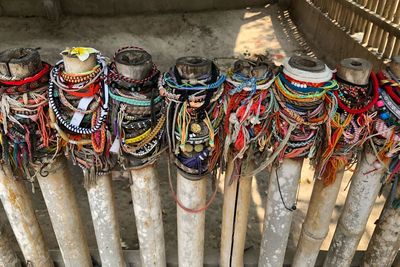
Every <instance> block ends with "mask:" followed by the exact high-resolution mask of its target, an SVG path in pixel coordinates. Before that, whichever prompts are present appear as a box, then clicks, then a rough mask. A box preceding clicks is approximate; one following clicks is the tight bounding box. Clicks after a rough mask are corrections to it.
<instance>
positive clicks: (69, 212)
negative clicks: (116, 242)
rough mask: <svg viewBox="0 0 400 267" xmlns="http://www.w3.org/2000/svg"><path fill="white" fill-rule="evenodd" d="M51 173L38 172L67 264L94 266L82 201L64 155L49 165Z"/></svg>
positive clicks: (41, 188)
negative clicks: (42, 174) (83, 216)
mask: <svg viewBox="0 0 400 267" xmlns="http://www.w3.org/2000/svg"><path fill="white" fill-rule="evenodd" d="M45 171H47V172H48V173H49V174H48V175H47V176H41V175H40V174H39V175H38V176H37V179H38V182H39V185H40V190H41V191H42V194H43V197H44V200H45V203H46V207H47V211H48V212H49V216H50V220H51V223H52V226H53V229H54V233H55V235H56V238H57V243H58V246H59V247H60V251H61V255H62V257H63V260H64V264H65V266H66V267H75V266H82V267H89V266H92V260H91V258H90V253H89V247H88V244H87V239H86V233H85V230H84V227H83V223H82V219H81V216H80V214H79V208H78V201H77V200H76V196H75V192H74V188H73V187H72V182H71V180H70V177H71V175H70V173H69V171H68V166H67V165H66V160H65V158H64V157H59V158H58V159H56V160H55V161H54V162H53V163H52V164H51V165H50V166H48V167H47V168H46V170H45Z"/></svg>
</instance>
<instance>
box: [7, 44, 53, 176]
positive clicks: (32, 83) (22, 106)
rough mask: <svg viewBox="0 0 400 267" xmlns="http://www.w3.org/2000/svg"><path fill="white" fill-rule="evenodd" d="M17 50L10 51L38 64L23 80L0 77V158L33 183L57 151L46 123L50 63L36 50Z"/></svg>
mask: <svg viewBox="0 0 400 267" xmlns="http://www.w3.org/2000/svg"><path fill="white" fill-rule="evenodd" d="M17 50H18V51H17ZM17 50H10V51H11V53H14V52H15V53H19V54H20V55H19V57H22V58H23V57H26V56H27V55H29V54H30V55H32V54H33V55H34V57H37V62H39V65H40V66H38V67H39V69H38V71H37V73H35V74H34V75H32V76H30V77H26V78H23V79H16V78H15V77H12V76H7V75H1V76H0V92H1V122H2V125H3V127H1V130H0V132H1V149H2V151H1V152H2V161H3V164H5V165H6V166H9V167H10V169H11V171H12V173H13V175H14V176H16V177H19V178H27V179H28V180H30V181H31V182H33V180H34V178H35V176H36V175H37V174H38V173H40V175H42V176H46V174H45V172H44V167H45V166H46V165H47V164H48V163H50V162H51V160H53V159H54V157H55V156H56V155H57V153H58V152H59V146H58V142H57V139H56V138H55V135H54V133H53V132H52V131H51V129H50V127H49V124H48V121H49V118H48V98H47V84H48V81H49V72H50V68H51V66H50V65H49V64H47V63H45V62H40V56H39V53H38V52H37V51H36V50H33V49H25V48H23V49H17ZM10 51H6V53H7V52H10Z"/></svg>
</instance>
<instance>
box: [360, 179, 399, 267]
mask: <svg viewBox="0 0 400 267" xmlns="http://www.w3.org/2000/svg"><path fill="white" fill-rule="evenodd" d="M399 193H400V186H399V185H397V188H396V194H399ZM399 228H400V209H399V208H394V207H392V199H391V198H388V199H387V200H386V203H385V207H384V208H383V210H382V213H381V216H380V218H379V219H378V221H377V223H376V227H375V230H374V233H373V234H372V237H371V239H370V242H369V244H368V248H367V251H366V252H365V254H364V258H363V264H362V266H363V267H386V266H392V263H393V262H394V259H395V257H396V255H397V252H398V251H399V248H400V231H399Z"/></svg>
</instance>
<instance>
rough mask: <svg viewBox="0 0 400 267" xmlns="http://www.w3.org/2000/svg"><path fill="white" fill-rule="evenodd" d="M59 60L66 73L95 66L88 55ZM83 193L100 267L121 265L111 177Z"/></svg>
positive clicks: (99, 178) (97, 180)
mask: <svg viewBox="0 0 400 267" xmlns="http://www.w3.org/2000/svg"><path fill="white" fill-rule="evenodd" d="M63 60H64V66H65V71H66V72H67V73H82V72H86V71H89V70H91V69H93V68H94V67H95V65H96V64H97V62H96V54H90V56H89V58H88V59H86V60H85V61H81V60H80V59H79V58H78V57H77V56H74V55H69V54H68V53H63ZM87 194H88V200H89V204H90V212H91V215H92V220H93V226H94V231H95V235H96V241H97V247H98V249H99V254H100V259H101V263H102V266H110V267H111V266H121V267H122V266H125V260H124V258H123V255H122V248H121V241H120V239H121V238H120V233H119V225H118V219H117V215H116V210H115V200H114V194H113V191H112V182H111V174H107V175H100V176H98V177H97V179H96V183H94V184H90V183H89V185H88V188H87Z"/></svg>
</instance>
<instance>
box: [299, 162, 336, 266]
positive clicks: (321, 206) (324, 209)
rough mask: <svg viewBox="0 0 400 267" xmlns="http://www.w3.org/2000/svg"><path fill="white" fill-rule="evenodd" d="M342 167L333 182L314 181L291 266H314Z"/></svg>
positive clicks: (330, 215) (331, 209) (324, 235)
mask: <svg viewBox="0 0 400 267" xmlns="http://www.w3.org/2000/svg"><path fill="white" fill-rule="evenodd" d="M343 175H344V169H341V170H339V171H338V172H337V173H336V180H335V182H334V183H333V184H331V185H328V186H325V185H324V181H323V180H322V179H317V180H315V182H314V187H313V191H312V195H311V199H310V204H309V206H308V211H307V215H306V218H305V220H304V223H303V227H302V229H301V234H300V239H299V243H298V244H297V250H296V254H295V256H294V259H293V263H292V266H293V267H303V266H304V267H308V266H314V265H315V262H316V261H317V257H318V254H319V251H320V248H321V245H322V242H324V240H325V237H326V236H327V234H328V231H329V224H330V221H331V217H332V213H333V210H334V208H335V204H336V199H337V196H338V194H339V190H340V185H341V183H342V179H343Z"/></svg>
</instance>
